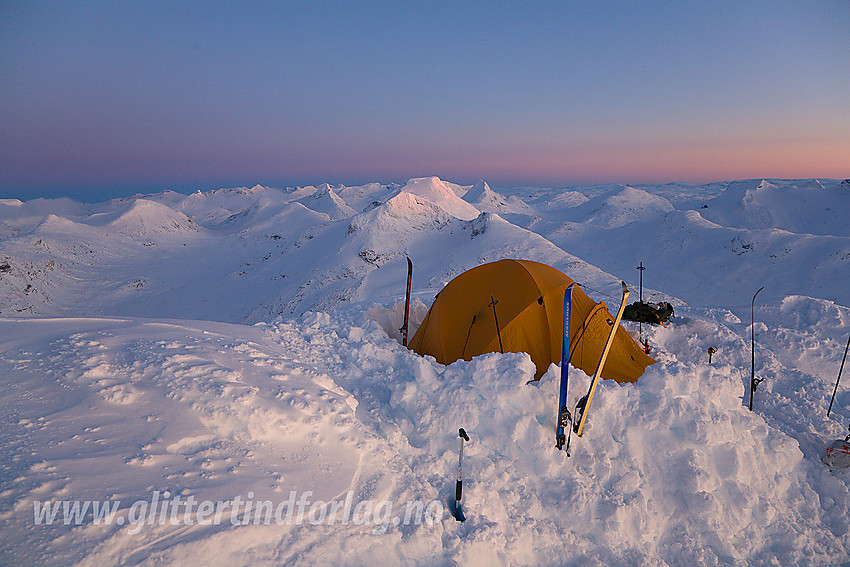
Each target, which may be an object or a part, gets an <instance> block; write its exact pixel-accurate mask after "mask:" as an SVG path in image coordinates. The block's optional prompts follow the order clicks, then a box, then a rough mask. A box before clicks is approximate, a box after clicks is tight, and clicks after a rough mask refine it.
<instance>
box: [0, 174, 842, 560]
mask: <svg viewBox="0 0 850 567" xmlns="http://www.w3.org/2000/svg"><path fill="white" fill-rule="evenodd" d="M847 210H850V181H843V182H842V181H834V180H764V181H762V180H755V181H740V182H733V183H723V184H718V183H714V184H709V185H705V186H695V185H681V184H669V185H664V186H658V187H652V186H625V185H606V186H593V187H573V188H526V187H522V188H515V189H505V188H500V189H499V191H494V190H493V189H491V188H490V186H489V185H488V184H487V183H486V182H484V181H480V182H478V183H476V184H474V185H472V186H464V185H459V184H454V183H450V182H446V181H443V180H441V179H439V178H436V177H424V178H414V179H411V180H409V181H408V182H407V183H405V184H403V185H397V184H380V183H370V184H366V185H362V186H357V187H345V186H338V187H337V186H331V185H327V184H324V185H318V186H308V187H298V188H286V189H275V188H270V187H264V186H260V185H257V186H254V187H251V188H246V187H243V188H230V189H219V190H214V191H207V192H196V193H194V194H191V195H181V194H178V193H174V192H164V193H160V194H153V195H139V196H136V197H132V198H126V199H116V200H112V201H106V202H104V203H78V202H75V201H72V200H70V199H59V200H45V199H38V200H33V201H26V202H24V201H21V200H18V199H4V200H0V298H2V301H0V314H1V315H2V316H3V317H5V318H3V319H0V376H2V377H3V381H2V382H1V383H0V400H2V404H3V406H2V407H3V412H2V419H3V428H2V433H0V438H2V440H3V445H4V457H5V458H4V459H3V460H2V461H0V483H2V486H0V504H2V506H0V522H2V525H3V526H4V530H3V532H4V537H3V538H2V541H0V562H7V563H12V564H56V565H59V564H68V563H79V564H91V565H94V564H188V563H193V564H194V563H198V562H206V563H210V564H225V563H228V564H229V563H232V562H236V563H240V564H245V563H251V564H269V565H271V564H299V563H300V564H323V563H324V564H351V565H360V564H370V565H373V564H378V565H384V564H387V565H389V564H392V565H397V564H429V565H430V564H434V565H443V564H463V565H494V564H496V565H501V564H504V565H508V564H511V565H541V564H547V565H548V564H552V565H556V564H558V565H560V564H573V563H585V562H586V563H591V564H606V565H611V564H622V565H626V564H653V565H655V564H675V565H682V564H689V565H691V564H712V565H721V564H722V565H738V564H765V565H767V564H780V565H801V564H806V565H827V564H829V565H834V564H843V563H845V562H846V561H847V557H848V556H850V555H848V554H850V536H849V535H848V533H850V530H848V528H850V477H848V473H847V472H842V471H834V470H830V469H828V468H826V467H825V466H824V465H823V464H822V463H821V456H822V455H823V452H824V447H825V446H826V444H827V443H828V442H829V441H831V440H833V439H836V438H838V437H843V436H844V435H845V432H844V430H845V428H846V426H847V424H848V423H850V391H848V390H847V389H846V387H842V388H839V389H838V394H837V396H836V398H835V404H834V406H833V409H832V414H831V417H830V418H827V417H826V405H827V404H828V403H829V399H830V397H831V395H832V389H833V385H834V383H835V377H836V376H835V374H836V372H837V370H838V367H839V365H840V363H841V356H842V354H843V350H844V345H845V344H846V341H847V333H848V331H847V329H848V326H850V287H848V286H847V281H848V276H850V232H848V230H847V228H846V227H847V223H846V222H843V220H842V218H841V215H842V214H846V211H847ZM405 257H410V258H411V259H412V260H413V262H414V273H413V305H412V321H411V323H412V329H411V332H412V331H414V330H415V327H416V326H417V325H418V324H419V322H420V321H421V320H422V317H423V316H424V314H425V311H426V310H427V306H428V305H430V303H431V302H432V300H433V298H434V296H435V295H436V294H437V293H438V292H439V291H440V289H442V287H443V286H444V285H445V284H446V283H447V282H448V281H449V280H451V279H452V278H453V277H454V276H456V275H458V274H460V273H461V272H463V271H465V270H467V269H469V268H471V267H473V266H476V265H478V264H481V263H483V262H488V261H493V260H498V259H501V258H508V257H513V258H526V259H531V260H537V261H540V262H544V263H547V264H549V265H552V266H554V267H556V268H558V269H560V270H562V271H563V272H565V273H567V274H568V275H570V276H571V277H573V278H574V279H575V280H577V281H578V282H580V283H581V284H583V285H584V287H585V290H586V291H587V292H588V293H589V294H590V295H591V296H592V297H594V298H595V299H597V300H605V301H607V302H608V303H609V304H610V303H612V302H616V301H617V299H616V297H615V295H616V293H617V290H618V289H619V281H620V280H625V281H626V282H627V283H628V284H629V286H630V287H631V289H632V292H633V297H637V295H638V278H639V277H640V273H639V272H638V271H637V270H636V269H635V268H636V267H637V266H638V264H639V263H641V262H642V263H643V265H644V266H647V268H648V269H647V270H646V271H645V272H644V273H643V278H644V279H643V281H644V284H645V287H644V289H643V294H644V297H645V298H650V299H652V300H661V299H663V300H667V301H671V302H672V303H673V304H674V305H675V308H676V317H674V319H673V320H672V322H671V324H669V325H668V326H667V327H649V326H644V327H643V329H642V332H643V336H644V337H645V338H647V339H648V340H649V343H650V345H651V346H652V348H653V349H654V350H653V356H655V358H656V359H657V360H658V361H659V363H658V364H655V365H653V366H650V367H649V368H648V370H647V372H646V373H645V374H644V376H643V377H641V379H640V380H639V381H638V382H637V383H636V384H624V385H620V384H617V383H614V382H610V381H603V382H602V383H600V385H599V388H598V390H597V393H596V397H595V398H594V401H593V408H592V411H591V414H590V418H589V421H588V427H587V429H586V430H585V433H584V435H583V436H582V437H581V438H575V437H574V438H573V456H572V457H570V458H567V457H566V456H565V455H564V453H563V452H560V451H557V450H556V449H555V448H554V433H553V431H554V425H555V413H556V407H555V406H556V403H557V395H558V380H559V369H557V368H555V367H552V368H550V370H549V372H548V373H547V374H546V375H544V377H543V378H542V379H541V380H540V381H539V382H536V383H532V384H527V382H528V381H529V380H530V379H531V378H532V377H533V375H534V365H533V364H532V363H531V361H530V359H529V357H528V356H527V355H524V354H504V355H502V354H498V353H493V354H489V355H485V356H482V357H478V358H476V359H474V360H472V361H468V362H464V361H460V362H457V363H455V364H452V365H449V366H448V367H444V366H441V365H439V364H437V363H436V362H435V361H434V360H433V359H430V358H423V357H420V356H418V355H416V354H415V353H413V352H411V351H408V350H407V349H404V348H403V347H402V346H401V345H400V344H399V341H400V334H399V330H398V328H399V327H400V326H401V317H402V315H401V312H402V306H403V293H404V285H405V281H406V269H407V262H406V259H405ZM761 286H765V290H764V291H763V292H762V293H761V294H760V295H759V296H758V301H757V302H756V303H755V305H754V306H751V300H752V298H753V294H754V293H755V291H756V290H757V289H758V288H759V287H761ZM751 308H754V313H755V319H756V321H755V326H754V327H753V326H752V325H751V324H750V316H751V311H750V310H751ZM626 325H627V327H628V328H629V330H630V332H633V333H637V332H638V329H637V327H636V326H634V325H631V324H628V323H627V324H626ZM753 331H754V332H755V337H756V340H757V348H756V351H755V355H756V367H755V372H756V374H757V375H758V376H759V377H760V378H763V379H764V382H763V384H762V385H761V386H760V387H759V389H758V391H757V393H756V395H755V407H754V410H755V411H753V412H750V411H748V409H747V407H746V398H747V396H748V393H749V390H748V388H749V380H750V374H749V372H750V366H749V365H750V363H751V361H750V351H749V345H750V340H751V333H753ZM709 347H714V348H716V349H717V350H716V353H715V354H714V360H713V362H712V364H711V365H709V364H708V355H707V349H708V348H709ZM588 382H589V379H588V377H587V376H585V375H584V374H583V373H581V372H580V371H577V370H574V369H572V370H571V372H570V395H569V401H570V403H575V401H576V400H577V399H578V397H579V396H580V394H581V393H583V392H582V390H584V389H586V388H587V385H588ZM459 427H464V428H465V429H466V431H468V432H469V434H470V437H471V441H470V442H469V443H468V445H467V446H466V447H465V449H464V451H465V461H464V474H465V475H466V478H465V480H464V500H465V510H466V516H467V518H468V519H467V521H466V522H464V523H458V522H456V521H455V520H454V519H453V518H452V517H451V516H450V515H449V513H448V512H447V511H446V509H447V508H448V505H449V503H450V502H451V501H453V496H454V487H455V478H454V475H455V474H456V471H457V459H458V453H457V448H458V446H457V431H458V428H459ZM166 493H167V494H168V495H167V496H165V494H166ZM293 493H294V494H295V495H296V496H295V498H296V500H297V499H305V503H304V504H303V505H302V510H301V516H298V515H297V514H296V515H295V516H292V515H290V516H288V517H287V516H286V514H285V513H284V514H283V517H281V518H280V520H281V521H279V522H278V521H276V518H275V517H274V514H273V513H270V515H269V516H265V515H260V514H259V512H258V510H263V506H264V504H263V503H265V502H269V503H271V504H273V505H274V506H273V508H274V507H278V506H279V505H282V504H285V503H286V502H287V499H288V498H289V497H290V495H291V494H293ZM190 497H191V498H194V499H195V501H196V502H209V503H211V505H213V508H214V506H215V505H216V503H222V502H223V503H226V504H224V506H230V508H228V509H227V511H225V512H222V513H220V514H219V517H218V521H213V520H210V521H209V522H203V523H202V522H200V519H201V516H199V510H198V509H197V508H196V509H195V510H194V511H188V510H186V508H185V503H186V502H187V500H188V499H190ZM237 497H238V498H239V499H240V500H234V499H236V498H237ZM346 500H348V502H349V504H348V507H346V504H345V502H346ZM157 501H158V502H159V503H160V506H162V505H163V504H162V503H163V502H168V503H170V505H171V506H172V507H171V509H170V510H169V509H166V512H161V511H160V512H157V513H156V514H154V513H153V512H154V511H153V507H154V506H155V505H156V502H157ZM240 501H241V504H242V507H241V509H239V510H232V508H233V507H234V506H236V504H234V502H237V503H238V502H240ZM247 501H251V503H252V504H251V508H249V507H248V506H247V505H246V502H247ZM74 502H78V503H80V504H79V505H82V503H83V502H89V503H90V504H89V505H90V506H93V505H94V504H93V503H94V502H97V503H98V505H99V506H101V505H106V504H109V505H110V506H114V514H113V515H111V516H109V518H111V519H110V520H109V521H108V522H107V521H106V520H105V519H104V518H103V517H101V518H100V519H99V520H98V521H95V517H94V516H93V509H92V508H88V509H87V511H86V512H85V513H83V514H82V516H84V518H83V521H81V522H80V523H79V525H76V524H77V522H75V521H74V520H73V518H72V517H71V516H73V510H72V509H71V508H70V507H72V506H73V503H74ZM410 502H418V503H420V504H421V505H422V506H423V508H424V507H425V506H429V505H430V506H431V508H429V509H430V510H431V511H432V512H433V517H430V520H433V521H424V520H422V518H421V517H420V518H419V521H416V520H415V518H414V520H413V521H408V520H410V518H407V517H406V515H405V513H403V511H402V510H403V507H404V504H405V503H410ZM45 503H47V504H45ZM50 503H56V504H55V508H51V507H50V506H53V504H50ZM64 503H67V504H64ZM367 504H368V511H367ZM45 506H48V507H47V508H45ZM63 506H65V507H69V508H68V511H67V512H66V510H65V509H64V508H63ZM334 506H335V508H334ZM198 507H200V505H198ZM142 508H144V509H145V511H146V512H145V513H148V512H150V514H148V515H147V516H145V517H144V518H143V519H141V520H140V518H142V517H141V516H140V514H141V513H142ZM388 508H389V509H388ZM161 509H162V508H160V510H161ZM275 509H277V508H275ZM279 509H281V510H283V509H282V508H279ZM288 509H289V510H293V509H294V510H295V511H296V512H297V502H293V503H292V505H290V506H289V508H288ZM332 509H333V510H334V514H336V515H335V516H334V519H333V520H331V519H330V518H331V515H332V514H331V510H332ZM414 509H415V506H414ZM51 510H52V512H51ZM110 510H111V508H110ZM346 510H347V515H346ZM355 510H359V512H357V513H355ZM78 511H79V507H78ZM172 512H173V513H172ZM255 512H256V514H255ZM420 512H421V510H420ZM437 512H439V514H438V513H437ZM51 513H53V514H54V516H53V517H54V519H56V518H59V519H58V520H56V521H52V522H47V521H46V519H47V518H49V517H51V516H50V514H51ZM263 513H264V514H265V511H264V512H263ZM68 514H71V516H69V515H68ZM86 514H87V515H86ZM311 514H312V515H311ZM357 514H359V516H358V515H357ZM420 516H421V514H420ZM39 518H40V519H39ZM65 518H70V520H69V521H68V523H67V524H66V523H65V521H64V519H65ZM210 518H214V515H212V514H211V515H210V516H209V517H208V518H207V519H210ZM298 518H300V520H299V519H298ZM160 519H163V521H160ZM266 520H268V521H266ZM190 522H191V523H190Z"/></svg>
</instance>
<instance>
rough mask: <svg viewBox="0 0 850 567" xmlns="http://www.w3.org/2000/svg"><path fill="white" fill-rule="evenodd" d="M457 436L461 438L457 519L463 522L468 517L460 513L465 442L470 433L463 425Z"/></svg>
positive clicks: (456, 488) (456, 506)
mask: <svg viewBox="0 0 850 567" xmlns="http://www.w3.org/2000/svg"><path fill="white" fill-rule="evenodd" d="M457 436H458V438H459V441H458V442H459V444H460V449H459V451H458V457H457V484H456V485H455V508H456V509H457V510H458V517H457V520H458V521H459V522H462V521H463V520H465V519H466V518H464V517H463V514H462V513H460V502H461V500H462V498H463V442H464V440H466V441H469V435H467V434H466V431H464V429H463V427H461V428H460V429H458V432H457Z"/></svg>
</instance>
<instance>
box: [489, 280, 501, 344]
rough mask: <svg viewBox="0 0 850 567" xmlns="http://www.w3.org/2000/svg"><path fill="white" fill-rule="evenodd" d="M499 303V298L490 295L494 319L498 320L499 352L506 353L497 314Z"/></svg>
mask: <svg viewBox="0 0 850 567" xmlns="http://www.w3.org/2000/svg"><path fill="white" fill-rule="evenodd" d="M497 303H499V300H498V299H494V298H493V296H492V295H491V296H490V305H489V307H492V308H493V319H495V320H496V334H497V335H499V352H501V353H502V354H505V347H503V346H502V331H501V330H500V329H499V318H498V317H497V316H496V304H497Z"/></svg>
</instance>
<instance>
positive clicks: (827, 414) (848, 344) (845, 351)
mask: <svg viewBox="0 0 850 567" xmlns="http://www.w3.org/2000/svg"><path fill="white" fill-rule="evenodd" d="M848 350H850V337H847V346H846V347H844V358H842V359H841V366H840V367H839V368H838V380H836V381H835V389H834V390H832V399H831V400H829V409H828V410H826V417H829V412H831V411H832V402H834V401H835V393H836V392H837V391H838V382H839V381H840V380H841V371H842V370H844V361H845V360H847V351H848Z"/></svg>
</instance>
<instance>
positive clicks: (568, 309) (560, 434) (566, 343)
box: [555, 282, 629, 457]
mask: <svg viewBox="0 0 850 567" xmlns="http://www.w3.org/2000/svg"><path fill="white" fill-rule="evenodd" d="M620 283H621V284H622V286H623V298H622V300H621V302H620V309H619V310H617V316H616V317H615V319H614V322H613V324H612V326H611V331H610V332H609V333H608V339H607V340H606V341H605V348H603V349H602V356H600V357H599V362H598V363H597V365H596V371H595V372H594V373H593V378H591V380H590V388H589V389H588V391H587V394H585V396H584V397H583V398H581V399H580V400H579V401H578V403H577V404H576V409H575V414H576V415H575V420H574V419H573V416H572V414H571V413H570V410H569V408H568V407H567V386H568V384H569V366H570V315H571V314H572V298H573V287H574V286H575V285H576V284H574V283H573V284H570V285H569V287H567V290H566V291H565V292H564V337H563V341H562V343H561V389H560V394H559V397H558V426H557V429H556V431H555V447H557V448H558V449H562V450H564V451H565V452H566V453H567V456H568V457H569V456H570V438H571V434H572V431H575V432H576V435H578V436H579V437H581V434H582V433H583V432H584V424H585V423H586V422H587V416H588V410H589V409H590V402H591V401H592V400H593V394H594V392H595V391H596V385H597V384H598V383H599V378H600V377H601V376H602V369H603V368H604V367H605V361H606V360H607V358H608V353H609V352H610V350H611V345H612V344H613V342H614V335H616V333H617V329H618V328H619V327H620V320H621V319H622V318H623V311H624V310H625V309H626V301H627V300H628V298H629V288H628V287H626V282H620ZM565 430H566V431H567V432H568V433H567V435H565V434H564V431H565Z"/></svg>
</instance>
